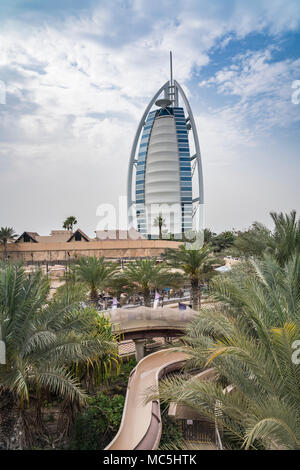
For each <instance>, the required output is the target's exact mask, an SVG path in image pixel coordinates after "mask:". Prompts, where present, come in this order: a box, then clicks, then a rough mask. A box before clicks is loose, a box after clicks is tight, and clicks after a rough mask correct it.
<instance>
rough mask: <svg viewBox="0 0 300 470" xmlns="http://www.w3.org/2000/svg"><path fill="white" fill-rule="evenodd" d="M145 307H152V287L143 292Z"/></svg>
mask: <svg viewBox="0 0 300 470" xmlns="http://www.w3.org/2000/svg"><path fill="white" fill-rule="evenodd" d="M143 296H144V304H145V307H151V295H150V289H149V288H148V287H146V288H145V289H144V292H143Z"/></svg>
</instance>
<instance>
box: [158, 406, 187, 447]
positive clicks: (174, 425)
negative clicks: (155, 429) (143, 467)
mask: <svg viewBox="0 0 300 470" xmlns="http://www.w3.org/2000/svg"><path fill="white" fill-rule="evenodd" d="M168 409H169V407H168V406H166V405H165V404H164V405H162V406H161V418H162V433H161V438H160V443H159V448H160V449H162V450H164V449H166V448H168V447H170V446H173V447H176V448H178V449H180V448H182V444H183V435H182V432H181V430H180V429H179V427H178V422H176V421H175V420H174V419H173V418H170V417H169V416H168Z"/></svg>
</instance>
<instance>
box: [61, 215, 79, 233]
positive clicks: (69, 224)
mask: <svg viewBox="0 0 300 470" xmlns="http://www.w3.org/2000/svg"><path fill="white" fill-rule="evenodd" d="M76 224H77V219H76V217H74V216H73V215H70V216H69V217H67V218H66V220H65V221H64V223H63V228H64V229H66V230H72V232H73V227H74V225H76Z"/></svg>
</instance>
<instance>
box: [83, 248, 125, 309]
mask: <svg viewBox="0 0 300 470" xmlns="http://www.w3.org/2000/svg"><path fill="white" fill-rule="evenodd" d="M118 269H119V266H118V265H117V264H114V263H110V262H105V260H104V256H102V257H101V258H100V259H98V258H96V257H88V258H81V259H79V261H78V265H77V266H75V276H76V279H77V281H79V282H82V283H84V284H85V285H87V286H88V288H89V290H90V299H91V301H92V302H96V303H97V300H98V291H99V290H101V291H103V290H105V289H106V288H107V287H110V286H111V283H112V282H113V278H114V275H115V274H116V272H117V271H118Z"/></svg>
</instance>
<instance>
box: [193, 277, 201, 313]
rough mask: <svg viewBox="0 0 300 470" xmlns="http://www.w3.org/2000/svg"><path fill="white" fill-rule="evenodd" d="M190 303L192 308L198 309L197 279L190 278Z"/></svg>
mask: <svg viewBox="0 0 300 470" xmlns="http://www.w3.org/2000/svg"><path fill="white" fill-rule="evenodd" d="M191 304H192V308H193V310H198V308H199V306H200V289H199V280H198V279H191Z"/></svg>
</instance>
